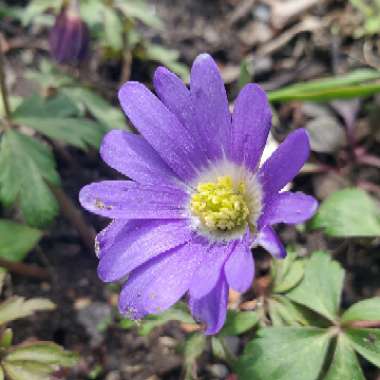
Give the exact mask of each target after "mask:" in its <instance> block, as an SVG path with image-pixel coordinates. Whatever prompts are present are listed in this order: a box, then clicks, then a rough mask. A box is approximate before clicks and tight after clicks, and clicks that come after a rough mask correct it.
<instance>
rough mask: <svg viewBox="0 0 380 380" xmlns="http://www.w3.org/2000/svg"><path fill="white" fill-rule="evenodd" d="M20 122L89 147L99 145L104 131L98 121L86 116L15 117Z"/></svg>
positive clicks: (68, 141) (63, 140)
mask: <svg viewBox="0 0 380 380" xmlns="http://www.w3.org/2000/svg"><path fill="white" fill-rule="evenodd" d="M14 121H15V122H16V123H18V124H21V125H25V126H27V127H29V128H32V129H34V130H36V131H38V132H40V133H42V134H44V135H45V136H47V137H49V138H51V139H53V140H58V141H62V142H64V143H67V144H70V145H73V146H75V147H77V148H81V149H84V150H85V149H87V148H88V147H89V146H93V147H95V148H97V147H99V144H100V141H101V139H102V137H103V134H104V131H103V128H102V127H100V126H99V125H98V124H97V123H95V122H93V121H90V120H88V119H84V118H68V117H65V118H55V117H42V118H41V117H15V118H14Z"/></svg>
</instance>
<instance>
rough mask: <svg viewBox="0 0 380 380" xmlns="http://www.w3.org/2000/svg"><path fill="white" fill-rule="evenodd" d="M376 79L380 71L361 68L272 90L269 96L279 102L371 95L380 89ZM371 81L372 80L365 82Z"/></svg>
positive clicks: (326, 99) (273, 100) (379, 76)
mask: <svg viewBox="0 0 380 380" xmlns="http://www.w3.org/2000/svg"><path fill="white" fill-rule="evenodd" d="M376 79H380V71H377V70H367V69H359V70H356V71H353V72H351V73H348V74H344V75H341V76H337V77H331V78H324V79H318V80H314V81H310V82H307V83H301V84H295V85H291V86H288V87H286V88H282V89H279V90H275V91H271V92H269V94H268V97H269V100H270V101H271V102H279V101H289V100H304V101H330V100H333V99H349V98H355V97H360V96H369V95H373V94H376V93H377V92H379V91H380V84H379V83H373V81H374V80H376ZM369 81H371V82H370V83H368V84H363V83H364V82H369Z"/></svg>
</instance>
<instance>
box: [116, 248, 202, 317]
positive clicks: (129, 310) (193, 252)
mask: <svg viewBox="0 0 380 380" xmlns="http://www.w3.org/2000/svg"><path fill="white" fill-rule="evenodd" d="M202 253H203V247H202V246H201V245H197V244H192V243H188V244H184V245H182V246H180V247H177V248H174V249H173V250H171V251H169V252H166V253H164V254H162V255H159V256H157V257H155V258H153V259H152V260H150V261H148V262H147V263H145V264H143V265H141V266H140V267H138V268H137V269H136V270H134V271H133V272H132V273H131V275H130V276H129V278H128V280H127V282H126V284H125V285H124V287H123V289H122V291H121V293H120V299H119V309H120V312H121V313H126V314H127V315H128V317H129V318H132V319H139V318H142V317H143V316H144V315H146V314H149V313H154V314H157V313H160V312H162V311H164V310H166V309H168V308H169V307H170V306H172V305H173V304H174V303H176V302H177V301H178V300H179V299H180V298H181V297H182V296H183V295H184V294H185V293H186V291H187V290H188V288H189V285H190V281H191V278H192V276H193V274H194V271H195V270H196V268H197V267H198V266H199V263H200V259H201V257H202Z"/></svg>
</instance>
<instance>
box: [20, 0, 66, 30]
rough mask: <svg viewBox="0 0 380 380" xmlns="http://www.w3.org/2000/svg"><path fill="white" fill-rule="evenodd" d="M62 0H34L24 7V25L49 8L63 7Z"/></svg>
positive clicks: (56, 9)
mask: <svg viewBox="0 0 380 380" xmlns="http://www.w3.org/2000/svg"><path fill="white" fill-rule="evenodd" d="M61 4H62V0H58V1H51V0H33V1H31V2H30V3H29V4H28V6H27V7H26V8H24V9H23V14H22V16H23V17H22V23H23V25H24V26H25V25H29V24H30V23H32V22H33V20H34V19H35V18H36V17H38V16H41V15H42V14H43V13H44V12H45V11H46V10H48V9H49V8H53V9H54V10H55V11H58V9H59V8H60V7H61Z"/></svg>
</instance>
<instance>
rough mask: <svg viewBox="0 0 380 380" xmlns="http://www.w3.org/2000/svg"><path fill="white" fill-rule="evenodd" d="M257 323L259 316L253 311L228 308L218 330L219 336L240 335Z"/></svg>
mask: <svg viewBox="0 0 380 380" xmlns="http://www.w3.org/2000/svg"><path fill="white" fill-rule="evenodd" d="M258 323H259V316H258V314H257V312H255V311H235V310H229V311H228V314H227V319H226V323H225V324H224V326H223V329H222V330H221V331H220V333H219V336H231V335H240V334H242V333H243V332H245V331H247V330H249V329H252V328H253V327H254V326H256V325H257V324H258Z"/></svg>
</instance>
